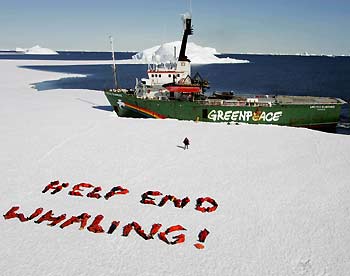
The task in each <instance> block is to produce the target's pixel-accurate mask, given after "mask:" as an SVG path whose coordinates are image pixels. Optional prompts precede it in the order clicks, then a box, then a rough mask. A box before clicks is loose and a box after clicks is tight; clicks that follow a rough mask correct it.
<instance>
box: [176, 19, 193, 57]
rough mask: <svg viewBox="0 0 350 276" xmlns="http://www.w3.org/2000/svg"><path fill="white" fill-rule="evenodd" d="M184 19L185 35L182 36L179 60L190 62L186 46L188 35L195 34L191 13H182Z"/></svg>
mask: <svg viewBox="0 0 350 276" xmlns="http://www.w3.org/2000/svg"><path fill="white" fill-rule="evenodd" d="M182 20H183V22H184V34H183V37H182V43H181V49H180V55H179V61H188V62H190V60H189V59H188V58H187V56H186V46H187V39H188V36H189V35H192V34H193V28H192V25H191V22H192V16H191V14H190V13H185V14H183V15H182Z"/></svg>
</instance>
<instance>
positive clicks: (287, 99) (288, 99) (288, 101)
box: [276, 95, 345, 105]
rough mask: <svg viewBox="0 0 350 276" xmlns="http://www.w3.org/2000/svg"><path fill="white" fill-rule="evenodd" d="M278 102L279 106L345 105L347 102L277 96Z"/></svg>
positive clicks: (323, 98) (308, 97)
mask: <svg viewBox="0 0 350 276" xmlns="http://www.w3.org/2000/svg"><path fill="white" fill-rule="evenodd" d="M276 102H277V103H279V104H289V105H290V104H297V105H300V104H343V103H345V101H343V100H341V99H336V98H330V97H314V96H284V95H278V96H276Z"/></svg>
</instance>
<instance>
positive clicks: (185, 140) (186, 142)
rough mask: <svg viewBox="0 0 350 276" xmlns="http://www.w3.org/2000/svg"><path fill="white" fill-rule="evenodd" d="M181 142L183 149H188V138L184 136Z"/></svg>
mask: <svg viewBox="0 0 350 276" xmlns="http://www.w3.org/2000/svg"><path fill="white" fill-rule="evenodd" d="M183 143H184V145H185V147H184V149H188V145H189V144H190V140H188V138H187V137H186V138H185V139H184V141H183Z"/></svg>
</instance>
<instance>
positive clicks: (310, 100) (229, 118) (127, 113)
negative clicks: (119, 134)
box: [105, 90, 345, 130]
mask: <svg viewBox="0 0 350 276" xmlns="http://www.w3.org/2000/svg"><path fill="white" fill-rule="evenodd" d="M105 95H106V97H107V99H108V101H109V102H110V104H111V105H112V106H113V108H114V110H115V112H116V113H117V114H118V116H120V117H133V118H157V119H165V118H172V119H178V120H193V121H203V122H226V123H229V122H233V123H247V124H271V125H282V126H292V127H307V128H316V129H329V130H332V129H335V127H336V125H337V123H338V121H339V116H340V111H341V105H342V104H343V103H345V102H344V101H342V100H341V99H333V98H326V97H302V96H270V98H269V99H271V98H273V99H274V101H273V104H271V101H270V102H267V101H266V102H265V103H264V102H263V101H262V103H259V104H255V103H247V102H246V101H241V102H239V101H235V102H233V101H228V100H220V99H206V100H192V101H183V100H169V99H167V100H161V99H142V98H138V97H136V96H135V95H134V94H132V93H130V92H129V91H123V90H108V91H105Z"/></svg>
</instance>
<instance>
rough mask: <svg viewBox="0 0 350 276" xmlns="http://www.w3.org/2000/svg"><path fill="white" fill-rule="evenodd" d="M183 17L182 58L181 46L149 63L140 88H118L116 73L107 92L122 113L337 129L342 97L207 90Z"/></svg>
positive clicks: (188, 18)
mask: <svg viewBox="0 0 350 276" xmlns="http://www.w3.org/2000/svg"><path fill="white" fill-rule="evenodd" d="M182 19H183V25H184V32H183V36H182V42H181V49H180V52H179V56H178V58H177V59H176V48H175V49H174V60H173V61H169V62H154V63H153V64H149V65H148V70H147V75H148V78H142V79H141V80H138V79H136V85H135V87H134V88H120V87H118V85H117V82H116V78H115V82H116V84H115V88H112V89H106V90H105V91H104V92H105V95H106V97H107V99H108V101H109V103H110V104H111V106H112V107H113V109H114V111H115V112H116V113H117V114H118V116H119V117H131V118H155V119H167V118H169V119H178V120H192V121H202V122H216V123H222V122H225V123H228V124H231V123H236V124H239V123H247V124H271V125H282V126H291V127H306V128H312V129H321V130H326V131H335V128H336V126H337V124H338V121H339V117H340V112H341V106H342V105H343V104H345V103H346V102H345V101H344V100H342V99H340V98H331V97H315V96H288V95H269V94H263V95H257V94H247V95H243V94H235V93H233V92H231V91H223V92H214V93H213V94H211V95H206V94H205V92H206V90H207V89H208V88H209V82H208V81H207V80H204V79H203V78H202V77H201V75H200V74H199V73H196V74H194V76H191V61H190V60H189V59H188V57H187V56H186V46H187V41H188V37H189V36H190V35H192V34H193V26H192V16H191V14H190V13H187V14H185V15H183V18H182ZM112 52H113V51H112ZM114 64H115V62H114V56H113V65H114ZM115 72H116V70H115V67H114V73H115ZM114 75H116V74H114Z"/></svg>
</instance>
